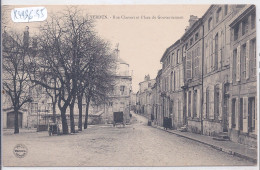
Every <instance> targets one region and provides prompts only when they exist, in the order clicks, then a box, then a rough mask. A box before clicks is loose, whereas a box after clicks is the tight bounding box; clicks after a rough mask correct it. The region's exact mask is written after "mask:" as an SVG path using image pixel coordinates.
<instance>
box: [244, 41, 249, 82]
mask: <svg viewBox="0 0 260 170" xmlns="http://www.w3.org/2000/svg"><path fill="white" fill-rule="evenodd" d="M249 42H250V41H249V40H248V41H247V42H246V68H245V71H246V79H249V47H250V46H249V44H250V43H249Z"/></svg>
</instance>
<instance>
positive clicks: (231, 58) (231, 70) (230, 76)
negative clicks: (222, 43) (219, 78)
mask: <svg viewBox="0 0 260 170" xmlns="http://www.w3.org/2000/svg"><path fill="white" fill-rule="evenodd" d="M229 58H230V61H231V62H230V64H229V65H230V69H229V71H230V73H229V82H230V83H231V82H233V77H234V76H233V67H234V66H233V50H231V53H230V57H229Z"/></svg>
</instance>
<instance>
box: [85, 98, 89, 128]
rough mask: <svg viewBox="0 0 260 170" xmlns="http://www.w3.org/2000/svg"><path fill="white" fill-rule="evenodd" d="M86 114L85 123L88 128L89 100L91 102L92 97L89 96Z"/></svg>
mask: <svg viewBox="0 0 260 170" xmlns="http://www.w3.org/2000/svg"><path fill="white" fill-rule="evenodd" d="M86 102H87V103H86V116H85V123H84V129H87V128H88V108H89V102H90V98H89V97H88V98H87V100H86Z"/></svg>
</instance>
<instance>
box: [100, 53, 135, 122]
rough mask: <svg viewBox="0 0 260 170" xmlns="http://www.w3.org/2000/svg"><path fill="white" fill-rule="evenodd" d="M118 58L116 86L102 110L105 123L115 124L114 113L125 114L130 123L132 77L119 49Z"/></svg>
mask: <svg viewBox="0 0 260 170" xmlns="http://www.w3.org/2000/svg"><path fill="white" fill-rule="evenodd" d="M116 56H117V59H116V70H115V82H114V84H115V86H114V89H113V91H112V93H111V94H110V95H109V99H108V102H107V103H105V104H104V105H103V107H101V108H100V110H103V111H104V113H103V114H102V121H104V122H105V123H112V122H113V120H114V118H113V113H114V112H123V114H124V119H125V121H126V122H128V121H129V113H130V109H131V108H130V107H131V99H130V93H131V91H132V76H131V75H130V73H129V64H128V63H126V62H125V61H124V60H123V59H121V58H120V56H119V50H118V49H116Z"/></svg>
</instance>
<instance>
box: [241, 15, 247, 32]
mask: <svg viewBox="0 0 260 170" xmlns="http://www.w3.org/2000/svg"><path fill="white" fill-rule="evenodd" d="M247 32H248V18H246V19H244V20H243V21H242V35H245V34H246V33H247Z"/></svg>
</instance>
